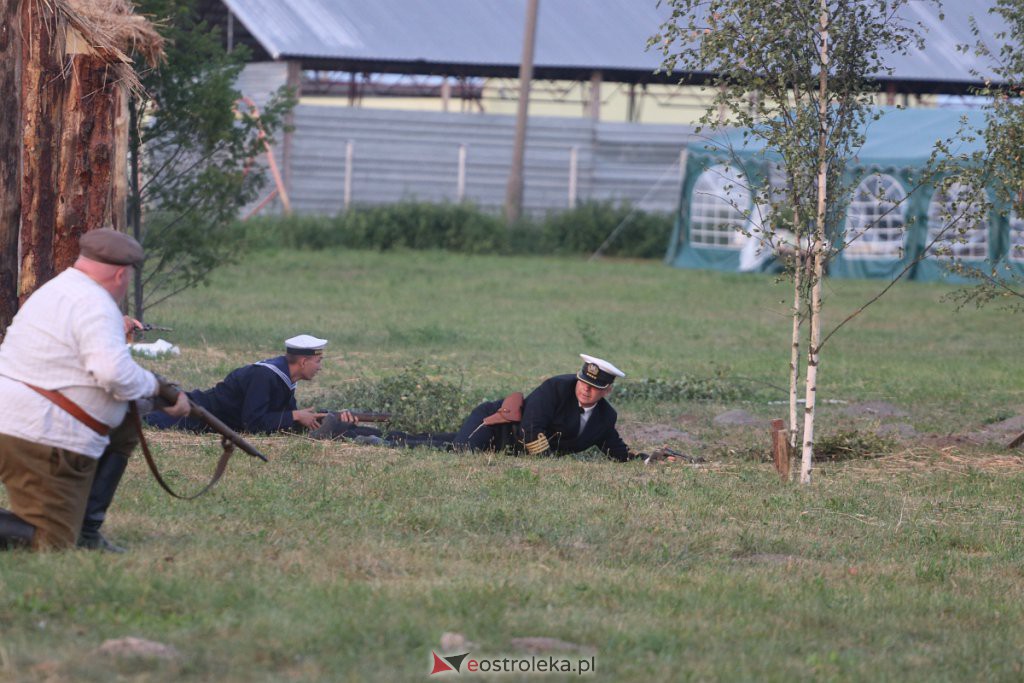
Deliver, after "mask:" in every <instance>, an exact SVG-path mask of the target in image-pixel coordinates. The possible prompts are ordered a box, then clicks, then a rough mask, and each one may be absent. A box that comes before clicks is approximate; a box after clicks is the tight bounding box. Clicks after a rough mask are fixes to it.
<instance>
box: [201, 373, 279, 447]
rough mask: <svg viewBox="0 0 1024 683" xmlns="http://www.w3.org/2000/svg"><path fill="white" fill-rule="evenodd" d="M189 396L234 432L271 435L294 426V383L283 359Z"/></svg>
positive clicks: (225, 379)
mask: <svg viewBox="0 0 1024 683" xmlns="http://www.w3.org/2000/svg"><path fill="white" fill-rule="evenodd" d="M188 396H189V398H191V399H192V400H193V401H195V402H196V403H197V404H199V405H201V406H202V407H204V408H206V409H207V410H209V411H210V412H211V413H213V414H214V415H216V416H217V417H219V418H220V419H221V421H223V422H224V424H226V425H227V426H228V427H231V428H232V429H234V430H235V431H237V432H249V433H252V434H270V433H272V432H277V431H280V430H282V429H290V428H291V427H292V426H293V425H294V424H295V419H294V418H293V417H292V411H293V410H296V404H295V383H294V382H293V381H292V380H291V376H290V375H289V373H288V361H287V360H286V359H285V357H284V356H278V357H276V358H269V359H267V360H265V361H260V362H259V363H253V364H251V365H246V366H244V367H241V368H237V369H235V370H232V371H231V372H230V373H228V376H227V377H225V378H224V379H223V380H221V381H220V382H218V383H217V385H216V386H215V387H213V388H212V389H205V390H195V391H190V392H188Z"/></svg>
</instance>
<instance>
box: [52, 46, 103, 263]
mask: <svg viewBox="0 0 1024 683" xmlns="http://www.w3.org/2000/svg"><path fill="white" fill-rule="evenodd" d="M76 43H77V44H79V45H84V42H81V41H76ZM84 49H85V50H86V52H85V53H82V54H76V55H75V56H74V57H72V58H71V64H70V74H69V77H68V80H67V100H66V103H65V107H64V111H63V121H62V126H61V149H60V156H59V159H60V174H59V179H58V187H57V194H58V197H59V198H60V202H59V203H58V205H57V220H56V225H55V229H54V236H53V272H54V273H58V272H60V271H62V270H64V269H65V268H68V267H69V266H71V264H73V263H74V262H75V259H76V258H77V256H78V240H79V238H80V237H81V236H82V233H84V232H86V231H87V230H92V229H94V228H102V227H105V226H110V225H111V224H112V221H111V208H112V204H113V202H112V174H113V169H114V166H115V162H114V154H115V151H116V149H117V145H116V144H115V140H114V138H115V131H114V107H113V106H112V105H113V104H114V103H115V102H116V97H117V94H116V89H117V88H116V85H115V84H114V83H112V82H111V80H110V76H111V75H112V74H111V71H110V68H109V66H108V65H107V64H105V63H104V62H103V61H102V60H101V59H100V58H99V57H97V56H95V55H94V54H91V52H92V51H91V50H89V49H88V48H87V47H86V48H84Z"/></svg>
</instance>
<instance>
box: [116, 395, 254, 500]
mask: <svg viewBox="0 0 1024 683" xmlns="http://www.w3.org/2000/svg"><path fill="white" fill-rule="evenodd" d="M179 393H181V389H180V388H178V387H177V386H175V385H173V384H171V383H169V382H167V381H166V380H164V379H162V378H160V392H159V396H160V398H161V399H162V400H164V401H165V402H166V403H167V404H168V405H174V404H175V403H177V402H178V394H179ZM188 404H189V408H190V410H189V417H194V418H196V419H197V420H202V421H203V422H204V423H205V424H206V425H207V426H208V427H209V428H210V429H212V430H213V431H215V432H217V433H218V434H220V437H221V439H220V445H221V448H223V449H224V452H223V453H222V454H221V456H220V460H219V461H217V467H216V469H215V470H214V473H213V477H212V478H211V479H210V482H209V483H208V484H207V485H206V486H204V487H203V488H202V489H201V490H200V491H199V493H195V494H192V495H191V496H183V495H180V494H178V493H175V492H174V491H173V490H171V487H170V486H168V485H167V483H166V482H165V481H164V479H163V477H161V476H160V472H159V470H157V468H156V463H155V462H154V461H153V456H152V455H151V454H150V452H149V446H148V444H146V438H145V436H143V434H142V418H141V417H140V416H139V410H138V407H137V406H136V405H135V402H134V401H133V402H132V404H131V405H132V408H131V410H132V412H133V413H134V420H135V428H136V429H137V430H138V433H139V442H140V444H141V445H142V454H143V455H145V456H146V463H147V464H148V465H149V469H150V471H152V472H153V476H154V477H155V478H156V482H157V483H158V484H160V487H161V488H162V489H163V490H164V491H167V493H169V494H170V495H172V496H174V497H175V498H180V499H182V500H192V499H193V498H198V497H199V496H201V495H203V494H204V493H206V492H207V491H209V490H210V489H212V488H213V485H214V484H216V483H217V482H218V481H219V480H220V478H221V475H223V474H224V470H226V469H227V466H228V460H230V459H231V455H232V454H233V453H234V452H235V446H238V447H239V448H241V449H242V450H243V451H245V452H246V453H248V454H249V455H251V456H252V457H254V458H259V459H260V460H262V461H263V462H267V456H265V455H263V454H262V453H260V452H259V451H258V450H256V447H255V446H253V445H252V444H251V443H249V442H248V441H246V440H245V439H244V438H243V437H242V436H241V435H240V434H239V433H238V432H236V431H235V430H233V429H231V427H228V426H227V425H226V424H224V423H223V422H222V421H221V420H220V419H219V418H218V417H217V416H216V415H214V414H212V413H211V412H210V411H208V410H207V409H206V408H203V407H202V406H199V405H196V404H195V403H193V402H192V400H191V399H190V400H189V402H188Z"/></svg>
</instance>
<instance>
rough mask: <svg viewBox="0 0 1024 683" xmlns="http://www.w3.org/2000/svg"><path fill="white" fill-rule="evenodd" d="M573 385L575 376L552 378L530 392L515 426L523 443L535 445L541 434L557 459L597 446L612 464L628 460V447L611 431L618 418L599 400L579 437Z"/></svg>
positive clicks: (610, 407) (578, 411)
mask: <svg viewBox="0 0 1024 683" xmlns="http://www.w3.org/2000/svg"><path fill="white" fill-rule="evenodd" d="M576 381H577V379H576V375H556V376H555V377H549V378H548V379H546V380H544V382H542V383H541V385H540V386H538V387H537V388H536V389H534V390H533V391H532V392H530V395H529V396H527V397H526V400H525V402H524V403H523V418H522V420H521V421H520V423H519V426H520V429H521V430H522V437H523V441H524V443H527V444H529V443H532V442H535V441H536V439H537V438H538V437H539V436H540V435H541V434H543V435H544V436H545V437H546V438H547V441H548V444H549V446H550V448H551V450H552V451H554V452H555V453H558V454H559V455H564V454H567V453H579V452H581V451H585V450H587V449H588V448H590V447H591V446H597V447H598V448H599V449H600V450H601V451H602V452H603V453H605V454H606V455H607V456H608V457H610V458H612V459H614V460H618V461H620V462H624V461H626V460H628V459H629V458H630V455H631V454H630V450H629V447H628V446H626V443H625V442H624V441H623V440H622V437H620V436H619V432H618V431H617V430H616V429H615V421H616V420H617V419H618V414H617V413H616V412H615V408H612V405H611V404H610V403H608V401H607V400H605V399H603V398H602V399H601V400H600V401H598V402H597V404H596V405H595V406H594V412H593V413H591V415H590V419H589V420H587V424H586V426H585V427H584V428H583V432H582V433H579V418H580V404H579V401H578V400H577V399H576Z"/></svg>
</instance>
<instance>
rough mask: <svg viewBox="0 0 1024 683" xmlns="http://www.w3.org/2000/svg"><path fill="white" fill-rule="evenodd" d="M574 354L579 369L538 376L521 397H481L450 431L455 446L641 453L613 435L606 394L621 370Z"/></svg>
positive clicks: (626, 456)
mask: <svg viewBox="0 0 1024 683" xmlns="http://www.w3.org/2000/svg"><path fill="white" fill-rule="evenodd" d="M580 358H582V359H583V367H581V368H580V371H579V372H577V373H576V374H575V375H557V376H555V377H550V378H548V379H546V380H544V382H543V383H542V384H541V385H540V386H538V387H537V388H536V389H534V390H533V391H532V392H531V393H530V395H529V396H527V397H526V398H525V400H523V399H522V398H521V397H522V395H521V394H518V395H516V394H513V395H512V396H510V397H508V398H506V399H505V400H504V401H488V402H485V403H481V404H480V405H479V406H477V407H476V408H475V409H474V410H473V412H472V413H470V415H469V417H468V418H466V421H465V422H463V424H462V427H461V428H460V429H459V431H458V433H457V434H456V435H455V439H454V444H455V448H456V449H460V450H473V451H503V450H510V451H512V452H514V453H522V452H523V451H525V452H527V453H529V454H531V455H543V454H555V455H565V454H569V453H579V452H581V451H585V450H587V449H588V448H590V447H592V446H597V448H599V449H600V450H601V451H602V452H604V453H605V454H606V455H607V456H608V457H610V458H612V459H614V460H618V461H621V462H625V461H626V460H632V459H634V458H644V457H646V456H645V454H643V453H635V452H633V451H631V450H630V448H629V447H628V446H627V445H626V443H625V442H624V441H623V440H622V437H620V436H619V433H618V431H616V429H615V421H616V419H617V414H616V412H615V409H614V408H612V406H611V404H610V403H608V400H607V397H608V395H609V394H610V393H611V392H612V383H613V382H614V381H615V378H616V377H625V376H626V375H625V373H624V372H622V371H621V370H619V369H618V368H617V367H615V366H614V365H612V364H611V363H609V362H608V361H606V360H602V359H600V358H594V357H593V356H588V355H586V354H582V353H581V354H580ZM516 396H518V397H519V399H520V400H521V403H519V402H518V401H516V400H515V397H516ZM520 410H521V414H520Z"/></svg>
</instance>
